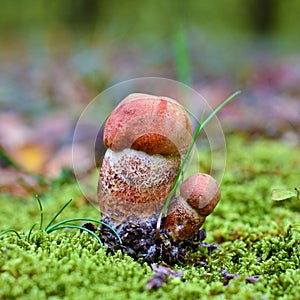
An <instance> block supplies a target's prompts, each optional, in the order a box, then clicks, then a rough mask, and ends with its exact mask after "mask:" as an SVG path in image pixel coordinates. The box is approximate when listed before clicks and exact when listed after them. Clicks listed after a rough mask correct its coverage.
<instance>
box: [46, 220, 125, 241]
mask: <svg viewBox="0 0 300 300" xmlns="http://www.w3.org/2000/svg"><path fill="white" fill-rule="evenodd" d="M76 221H84V222H94V223H98V224H100V225H103V226H106V227H108V228H109V229H110V230H111V231H112V232H113V233H114V234H115V235H116V236H117V238H118V240H119V242H120V244H122V239H121V237H120V236H119V234H118V232H117V231H116V230H115V229H114V228H113V227H112V226H110V225H109V224H107V223H105V222H102V221H99V220H97V219H93V218H72V219H66V220H63V221H60V222H58V223H56V224H54V225H52V226H50V227H48V228H47V229H46V230H45V231H46V232H47V233H50V232H52V231H53V230H55V228H57V227H58V226H61V225H64V224H68V223H69V222H76Z"/></svg>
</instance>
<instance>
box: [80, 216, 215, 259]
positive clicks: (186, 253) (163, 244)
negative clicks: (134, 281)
mask: <svg viewBox="0 0 300 300" xmlns="http://www.w3.org/2000/svg"><path fill="white" fill-rule="evenodd" d="M102 221H104V222H106V223H110V222H109V220H106V219H105V217H104V218H103V219H102ZM137 224H138V225H137ZM86 226H89V225H88V224H86ZM89 229H91V228H89ZM116 230H117V231H118V233H119V235H120V237H121V239H122V244H120V242H119V240H118V239H117V237H116V235H115V234H114V233H113V232H112V231H111V230H110V229H109V228H108V227H106V226H102V227H101V229H100V233H99V237H100V238H101V240H102V241H103V243H104V245H105V246H107V247H108V251H109V252H114V251H117V250H121V251H122V253H124V254H125V253H126V254H128V255H130V256H131V257H132V258H134V259H136V260H138V259H142V260H143V261H145V262H147V263H149V264H150V263H154V262H159V261H164V262H165V263H167V264H169V265H174V264H175V263H177V264H178V263H182V262H185V261H186V260H188V259H190V258H191V256H190V253H191V252H194V251H196V250H197V249H198V248H199V247H201V246H204V247H206V248H208V254H209V255H210V254H211V251H212V250H213V249H217V248H218V245H215V244H203V243H202V241H203V240H204V239H205V238H206V232H205V230H204V229H202V230H200V231H198V232H197V234H195V235H194V236H193V237H191V238H189V239H186V240H184V241H175V240H173V239H172V238H171V236H170V234H169V233H168V232H165V231H163V230H161V231H160V238H159V239H156V222H152V223H151V222H145V223H136V222H127V223H125V224H122V225H121V226H120V227H119V228H116Z"/></svg>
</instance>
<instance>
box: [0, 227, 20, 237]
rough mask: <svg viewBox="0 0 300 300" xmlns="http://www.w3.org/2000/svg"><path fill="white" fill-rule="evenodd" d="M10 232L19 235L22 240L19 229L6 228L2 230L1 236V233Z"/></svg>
mask: <svg viewBox="0 0 300 300" xmlns="http://www.w3.org/2000/svg"><path fill="white" fill-rule="evenodd" d="M9 232H12V233H15V234H16V235H17V236H18V238H19V239H20V240H21V239H22V238H21V236H20V234H19V233H18V231H17V230H15V229H6V230H4V231H1V232H0V236H1V235H4V234H6V233H9Z"/></svg>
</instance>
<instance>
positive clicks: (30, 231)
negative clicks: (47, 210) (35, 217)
mask: <svg viewBox="0 0 300 300" xmlns="http://www.w3.org/2000/svg"><path fill="white" fill-rule="evenodd" d="M37 224H38V223H34V224H33V225H32V226H31V228H30V230H29V232H28V235H27V241H28V242H29V239H30V236H31V233H32V231H33V229H34V227H35V226H36V225H37Z"/></svg>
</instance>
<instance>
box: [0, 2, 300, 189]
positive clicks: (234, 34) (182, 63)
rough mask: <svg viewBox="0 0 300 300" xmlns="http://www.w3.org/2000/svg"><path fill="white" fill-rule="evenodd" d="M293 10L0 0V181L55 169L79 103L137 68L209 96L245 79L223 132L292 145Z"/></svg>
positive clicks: (298, 83) (295, 92)
mask: <svg viewBox="0 0 300 300" xmlns="http://www.w3.org/2000/svg"><path fill="white" fill-rule="evenodd" d="M299 13H300V2H299V1H297V0H287V1H279V0H244V1H240V0H223V1H222V0H220V1H193V0H185V1H181V0H173V1H158V0H152V1H150V0H145V1H137V0H127V1H122V2H121V1H113V0H110V1H108V0H101V1H100V0H99V1H97V0H63V1H59V0H52V1H45V0H39V1H36V0H23V1H17V0H11V1H8V0H3V1H1V9H0V70H1V71H0V124H1V126H0V167H1V168H0V191H2V192H3V191H4V192H7V191H8V192H13V193H16V194H17V195H23V194H25V195H26V193H27V192H26V185H27V188H28V189H30V187H31V186H34V185H35V184H36V181H35V179H32V178H28V177H26V176H25V173H26V172H34V173H35V174H40V175H45V176H46V177H48V176H49V177H51V178H55V177H57V176H60V174H61V172H62V170H65V168H66V167H70V166H71V153H72V152H71V151H72V150H71V142H72V136H73V130H74V126H75V124H76V121H77V119H78V117H79V115H80V113H81V111H82V110H83V109H84V107H85V106H86V105H87V104H88V103H89V102H90V101H91V100H92V99H93V98H94V97H96V96H97V95H98V94H99V93H100V92H102V91H103V90H105V89H106V88H108V87H110V86H112V85H114V84H116V83H118V82H121V81H123V80H128V79H131V78H135V77H145V76H158V77H166V78H170V79H174V80H178V81H180V82H183V83H186V84H188V85H190V86H191V87H193V88H194V89H195V90H197V91H198V92H199V93H200V94H202V95H203V96H204V97H205V98H206V99H207V101H208V102H209V103H210V105H211V106H212V107H216V105H218V104H219V103H221V102H222V101H223V100H224V99H226V98H227V97H228V96H229V95H230V94H232V93H233V92H234V91H236V90H241V91H242V94H241V95H240V96H239V97H238V100H236V101H234V102H232V103H231V104H230V105H228V106H226V107H225V108H224V109H223V110H222V111H221V112H220V114H219V115H218V117H219V118H220V121H221V123H222V126H223V128H224V130H225V132H227V133H228V134H231V133H232V134H236V133H238V132H242V134H245V135H247V137H248V138H249V139H250V138H257V137H259V138H260V137H263V138H274V139H280V140H282V141H283V142H284V143H289V144H292V145H295V146H297V145H299V143H300V140H299V132H300V129H299V125H300V101H299V97H300V54H299V53H300V52H299V49H300V38H299V28H300V19H299ZM82 157H83V158H84V157H85V150H84V146H83V147H82ZM86 168H88V165H87V166H86ZM11 169H14V172H11ZM15 170H19V171H20V173H19V174H18V176H19V177H20V176H21V177H22V176H23V177H22V180H23V186H22V185H21V186H20V187H19V190H17V189H16V172H15ZM24 172H25V173H24ZM4 174H5V176H4ZM19 177H18V178H19ZM24 182H26V184H25V191H24ZM36 188H37V187H36V186H35V189H36ZM16 190H17V192H16Z"/></svg>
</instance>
